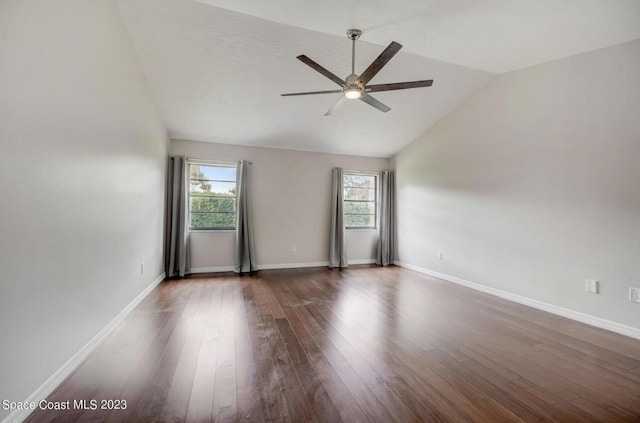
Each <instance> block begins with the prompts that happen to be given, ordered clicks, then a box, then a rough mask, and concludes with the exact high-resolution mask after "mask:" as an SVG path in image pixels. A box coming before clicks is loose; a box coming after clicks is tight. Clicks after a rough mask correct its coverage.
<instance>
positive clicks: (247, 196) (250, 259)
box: [234, 160, 258, 273]
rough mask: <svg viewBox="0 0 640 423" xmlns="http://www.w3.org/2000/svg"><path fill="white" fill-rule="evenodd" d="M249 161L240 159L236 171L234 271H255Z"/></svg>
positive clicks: (256, 268)
mask: <svg viewBox="0 0 640 423" xmlns="http://www.w3.org/2000/svg"><path fill="white" fill-rule="evenodd" d="M250 168H251V162H249V161H247V160H240V161H239V162H238V169H237V171H236V172H237V173H236V175H237V176H236V183H237V187H238V188H237V189H238V192H237V193H236V245H235V248H236V250H235V269H234V272H236V273H244V272H255V271H256V270H258V267H257V265H256V253H255V249H254V245H253V244H254V243H253V213H252V200H251V181H250V177H249V175H250Z"/></svg>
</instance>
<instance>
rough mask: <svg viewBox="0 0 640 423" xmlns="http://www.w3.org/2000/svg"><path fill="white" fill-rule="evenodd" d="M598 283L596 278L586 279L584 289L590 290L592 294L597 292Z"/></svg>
mask: <svg viewBox="0 0 640 423" xmlns="http://www.w3.org/2000/svg"><path fill="white" fill-rule="evenodd" d="M598 285H599V283H598V281H597V280H595V279H587V280H586V291H587V292H590V293H592V294H597V293H598V291H599V290H598V288H599V286H598Z"/></svg>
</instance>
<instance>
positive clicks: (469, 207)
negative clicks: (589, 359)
mask: <svg viewBox="0 0 640 423" xmlns="http://www.w3.org/2000/svg"><path fill="white" fill-rule="evenodd" d="M639 75H640V41H634V42H630V43H625V44H621V45H618V46H614V47H610V48H606V49H602V50H597V51H593V52H590V53H586V54H582V55H578V56H574V57H570V58H566V59H563V60H558V61H554V62H550V63H546V64H542V65H539V66H535V67H532V68H528V69H525V70H521V71H516V72H512V73H508V74H505V75H502V76H500V77H499V78H498V79H497V80H496V81H495V82H494V83H493V84H492V85H490V86H489V87H487V88H485V89H484V90H482V91H480V92H479V93H478V94H476V95H475V96H474V97H472V98H471V99H470V100H469V101H468V102H466V103H465V104H463V105H462V106H461V107H459V108H458V109H456V110H455V111H454V112H452V113H450V114H449V115H448V116H447V117H446V118H444V119H443V120H442V121H440V122H439V123H438V124H437V125H435V126H434V127H433V128H432V129H430V130H429V131H428V132H427V133H425V134H423V135H422V136H421V137H420V138H419V139H417V140H416V141H414V142H413V143H412V144H410V145H409V146H408V147H406V148H405V149H404V150H402V151H401V152H400V153H399V154H398V155H397V156H396V157H395V158H394V160H393V161H392V164H393V165H394V166H395V168H396V170H397V184H398V253H397V259H398V260H399V261H400V262H405V263H409V264H412V265H415V266H419V267H422V268H426V269H430V270H432V271H437V272H441V273H444V274H448V275H451V276H455V277H458V278H462V279H466V280H468V281H472V282H476V283H480V284H484V285H487V286H490V287H493V288H497V289H500V290H504V291H508V292H511V293H515V294H519V295H522V296H526V297H529V298H532V299H536V300H540V301H543V302H546V303H550V304H553V305H556V306H560V307H564V308H568V309H571V310H577V311H580V312H583V313H587V314H589V315H592V316H596V317H600V318H603V319H607V320H610V321H613V322H617V323H620V324H624V325H628V326H632V327H636V328H640V304H635V303H631V302H629V301H628V300H627V298H628V288H629V286H638V287H640V188H639V187H640V78H639ZM440 251H442V252H443V258H444V259H443V261H439V260H438V259H437V256H438V253H439V252H440ZM587 278H591V279H597V280H599V281H600V283H601V293H600V294H599V295H593V294H588V293H586V292H585V279H587Z"/></svg>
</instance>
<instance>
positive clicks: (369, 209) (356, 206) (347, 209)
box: [344, 201, 376, 214]
mask: <svg viewBox="0 0 640 423" xmlns="http://www.w3.org/2000/svg"><path fill="white" fill-rule="evenodd" d="M344 213H345V214H351V213H355V214H375V213H376V203H374V202H370V203H360V202H351V201H345V202H344Z"/></svg>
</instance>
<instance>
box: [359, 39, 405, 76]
mask: <svg viewBox="0 0 640 423" xmlns="http://www.w3.org/2000/svg"><path fill="white" fill-rule="evenodd" d="M401 48H402V44H400V43H396V42H395V41H392V42H391V44H389V45H388V46H387V48H385V49H384V51H383V52H382V53H380V56H378V57H377V58H376V60H374V61H373V62H372V63H371V64H370V65H369V67H368V68H367V69H366V70H365V71H364V72H362V74H360V76H359V77H358V79H357V80H356V84H359V85H362V86H364V85H366V84H367V82H369V81H371V78H373V77H374V76H376V74H377V73H378V72H380V69H382V67H383V66H384V65H386V64H387V62H388V61H389V60H391V58H392V57H393V56H395V55H396V53H397V52H399V51H400V49H401Z"/></svg>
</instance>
